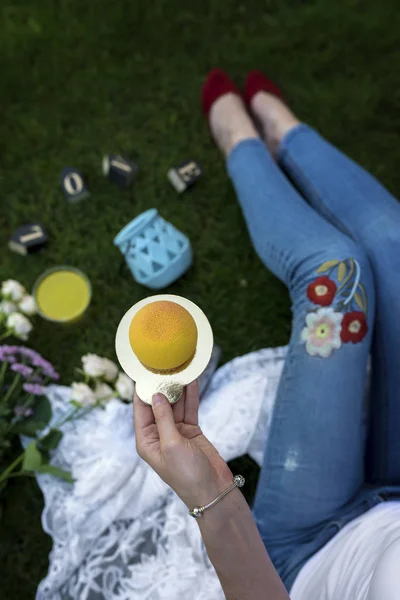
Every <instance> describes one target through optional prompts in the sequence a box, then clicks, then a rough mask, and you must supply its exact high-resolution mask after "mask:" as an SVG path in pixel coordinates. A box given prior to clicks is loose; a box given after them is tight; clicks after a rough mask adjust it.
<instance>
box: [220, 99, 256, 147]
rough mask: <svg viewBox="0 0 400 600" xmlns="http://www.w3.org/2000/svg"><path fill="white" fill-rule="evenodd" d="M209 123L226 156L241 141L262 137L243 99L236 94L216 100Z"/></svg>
mask: <svg viewBox="0 0 400 600" xmlns="http://www.w3.org/2000/svg"><path fill="white" fill-rule="evenodd" d="M209 124H210V129H211V133H212V135H213V138H214V140H215V143H216V144H217V146H218V147H219V149H220V150H221V152H222V153H223V155H224V156H225V158H227V157H228V156H229V154H230V153H231V151H232V150H233V148H234V147H235V146H236V145H237V144H239V143H240V142H242V141H244V140H247V139H257V138H258V139H259V137H260V136H259V134H258V132H257V129H256V127H255V125H254V123H253V121H252V120H251V118H250V117H249V115H248V113H247V111H246V108H245V106H244V104H243V101H242V100H241V98H240V97H239V96H237V95H236V94H230V93H229V94H225V95H223V96H221V97H220V98H218V99H217V100H216V101H215V102H214V104H213V105H212V107H211V110H210V113H209Z"/></svg>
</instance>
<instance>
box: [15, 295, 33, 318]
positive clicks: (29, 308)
mask: <svg viewBox="0 0 400 600" xmlns="http://www.w3.org/2000/svg"><path fill="white" fill-rule="evenodd" d="M19 308H20V310H21V311H22V312H23V313H24V314H25V315H28V316H32V315H34V314H36V302H35V298H34V297H33V296H28V295H26V296H24V297H23V298H22V300H21V302H20V303H19Z"/></svg>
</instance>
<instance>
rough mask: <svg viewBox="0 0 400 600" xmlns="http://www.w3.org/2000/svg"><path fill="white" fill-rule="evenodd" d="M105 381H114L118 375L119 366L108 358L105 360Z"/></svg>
mask: <svg viewBox="0 0 400 600" xmlns="http://www.w3.org/2000/svg"><path fill="white" fill-rule="evenodd" d="M102 360H103V369H104V379H105V380H106V381H114V380H115V378H116V376H117V375H118V367H117V365H116V364H115V363H114V362H113V361H112V360H109V359H108V358H103V359H102Z"/></svg>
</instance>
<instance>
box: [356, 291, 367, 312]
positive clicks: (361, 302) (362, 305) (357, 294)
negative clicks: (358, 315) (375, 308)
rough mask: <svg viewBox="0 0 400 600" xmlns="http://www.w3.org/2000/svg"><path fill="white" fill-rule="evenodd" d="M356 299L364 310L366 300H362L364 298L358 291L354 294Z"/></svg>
mask: <svg viewBox="0 0 400 600" xmlns="http://www.w3.org/2000/svg"><path fill="white" fill-rule="evenodd" d="M354 300H355V301H356V303H357V305H358V306H359V307H360V308H361V310H362V311H363V312H364V308H365V307H364V302H363V301H362V298H361V296H360V294H359V293H358V292H356V293H355V294H354Z"/></svg>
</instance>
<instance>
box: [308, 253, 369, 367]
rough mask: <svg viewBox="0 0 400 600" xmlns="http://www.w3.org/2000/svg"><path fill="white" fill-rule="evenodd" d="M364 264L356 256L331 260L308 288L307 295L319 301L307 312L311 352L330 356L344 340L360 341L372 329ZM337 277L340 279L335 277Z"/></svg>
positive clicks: (320, 269) (315, 301) (310, 298)
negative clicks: (361, 278) (368, 316)
mask: <svg viewBox="0 0 400 600" xmlns="http://www.w3.org/2000/svg"><path fill="white" fill-rule="evenodd" d="M360 272H361V269H360V265H359V264H358V262H357V261H356V260H355V259H354V258H347V259H345V260H328V261H327V262H325V263H323V264H322V265H321V266H320V267H319V268H318V269H317V273H318V274H319V273H327V275H321V276H319V277H317V278H316V279H315V280H314V281H313V282H312V283H310V285H309V286H308V288H307V297H308V299H309V300H311V302H312V303H313V304H315V305H318V306H321V307H323V308H312V309H310V310H309V311H308V314H307V316H306V327H304V328H303V330H302V332H301V339H302V341H303V342H304V343H305V345H306V351H307V352H308V354H310V355H311V356H322V357H324V358H326V357H328V356H330V355H331V354H332V352H333V351H334V350H338V349H339V348H340V347H341V345H342V343H343V344H348V343H350V342H351V343H353V344H358V343H359V342H361V341H362V340H363V339H364V338H365V336H366V335H367V332H368V325H367V318H366V315H367V311H368V299H367V294H366V291H365V288H364V286H363V285H362V284H361V283H360ZM332 277H335V278H336V279H337V283H335V281H334V280H333V279H332Z"/></svg>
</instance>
